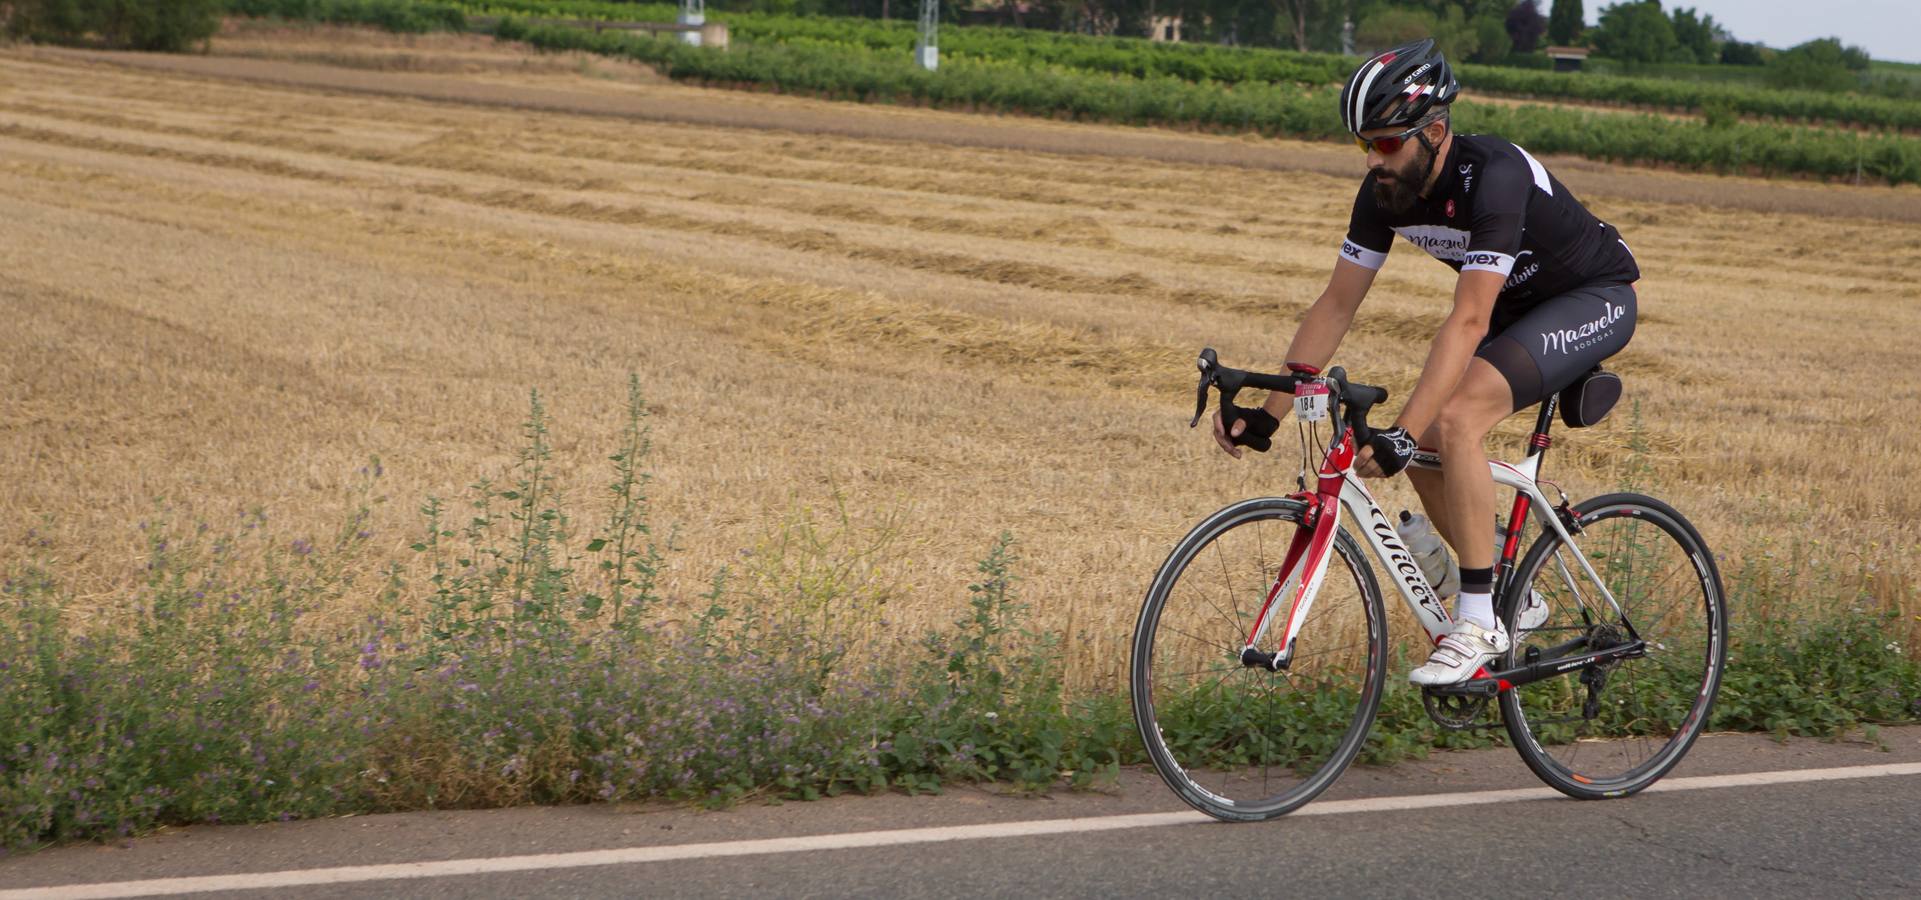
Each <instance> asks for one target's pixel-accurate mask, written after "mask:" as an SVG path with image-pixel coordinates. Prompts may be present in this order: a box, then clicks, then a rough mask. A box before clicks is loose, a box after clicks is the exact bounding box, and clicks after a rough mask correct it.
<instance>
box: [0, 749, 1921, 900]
mask: <svg viewBox="0 0 1921 900" xmlns="http://www.w3.org/2000/svg"><path fill="white" fill-rule="evenodd" d="M1917 763H1921V728H1907V729H1886V730H1884V731H1883V732H1882V733H1881V740H1880V742H1879V743H1878V744H1877V743H1869V742H1859V741H1857V742H1842V743H1823V742H1816V741H1805V740H1796V741H1789V742H1786V743H1777V742H1774V741H1772V740H1769V739H1767V738H1763V737H1757V736H1752V735H1714V736H1709V737H1707V738H1704V739H1703V740H1702V742H1701V743H1700V744H1699V745H1697V746H1696V748H1695V750H1694V752H1693V753H1692V754H1690V756H1689V758H1688V760H1687V761H1686V762H1684V763H1683V764H1682V766H1681V767H1680V768H1679V769H1677V770H1676V772H1675V773H1674V774H1673V775H1671V776H1670V777H1669V778H1668V779H1667V780H1666V781H1664V782H1663V783H1662V784H1661V785H1657V786H1656V789H1654V790H1651V791H1649V792H1647V793H1644V794H1642V795H1640V796H1637V797H1633V798H1630V799H1627V800H1617V801H1606V802H1598V803H1579V802H1574V801H1569V800H1562V799H1557V798H1558V795H1553V796H1552V797H1543V796H1542V794H1543V790H1542V789H1541V788H1540V786H1539V784H1538V783H1537V782H1535V781H1534V780H1533V777H1532V776H1531V775H1530V774H1529V773H1528V771H1527V770H1526V769H1525V768H1524V767H1523V766H1522V765H1521V764H1520V763H1519V761H1518V760H1517V759H1516V758H1515V757H1514V755H1513V754H1512V753H1511V752H1510V751H1507V750H1489V751H1472V752H1466V753H1446V754H1436V755H1434V756H1433V757H1431V758H1429V759H1427V760H1424V761H1418V762H1414V763H1406V764H1402V765H1399V766H1394V767H1391V768H1384V769H1368V768H1357V769H1355V770H1353V771H1351V772H1349V773H1348V775H1347V776H1346V777H1344V778H1343V779H1342V781H1341V782H1340V783H1339V784H1337V785H1336V786H1335V787H1334V788H1333V789H1332V790H1330V791H1329V792H1328V793H1327V794H1326V795H1324V796H1323V798H1322V799H1321V800H1317V801H1316V802H1315V803H1314V804H1311V805H1310V806H1309V807H1307V808H1306V809H1305V810H1303V812H1304V813H1307V814H1305V815H1295V816H1292V817H1288V818H1286V819H1282V820H1279V821H1276V822H1271V823H1266V824H1261V825H1220V824H1213V823H1195V822H1194V821H1193V817H1191V816H1189V815H1187V814H1186V813H1185V812H1183V807H1181V806H1180V804H1179V803H1178V802H1176V801H1174V800H1173V799H1172V797H1171V795H1169V794H1168V793H1167V791H1166V789H1165V788H1163V787H1162V786H1161V785H1160V783H1159V782H1158V780H1156V779H1155V778H1154V776H1153V775H1152V774H1151V773H1148V772H1140V771H1131V772H1127V773H1125V774H1124V775H1123V777H1122V779H1121V780H1120V783H1119V784H1117V785H1113V786H1111V787H1110V788H1109V789H1107V790H1105V791H1103V792H1099V793H1079V794H1074V793H1061V794H1055V795H1052V796H1049V797H1044V798H1032V797H1012V796H1005V795H1001V794H997V793H995V792H992V791H984V790H974V789H969V790H959V791H954V792H951V793H949V794H946V795H944V796H939V797H906V796H899V795H891V796H882V797H851V798H839V799H835V800H830V801H822V802H818V803H789V804H782V805H764V804H753V805H747V806H742V807H738V808H736V809H733V810H728V811H723V812H704V811H698V810H689V809H682V808H663V807H618V806H593V807H573V808H558V809H555V808H547V809H521V810H499V811H491V812H443V813H410V814H403V815H391V816H369V817H356V818H347V819H332V820H324V821H316V822H297V823H288V824H282V825H263V826H228V827H219V828H189V829H179V830H174V831H170V832H167V833H163V834H160V835H155V836H152V837H148V838H142V839H139V840H136V841H133V842H130V843H129V844H127V845H124V846H117V847H103V846H82V847H67V848H60V849H55V850H50V851H43V852H40V853H37V854H30V855H26V856H22V857H18V858H14V859H10V860H6V861H0V900H11V897H13V896H48V897H54V896H101V895H104V894H101V893H90V892H87V888H85V887H84V886H86V885H93V886H96V887H98V886H101V885H110V884H122V888H121V889H119V890H118V892H117V893H115V895H119V896H151V895H154V894H155V892H157V891H162V890H164V891H168V892H180V891H189V892H190V891H192V890H193V889H195V888H197V887H205V886H207V884H206V883H199V884H195V883H178V882H174V883H169V882H166V881H148V883H147V884H145V885H125V884H124V883H125V882H129V881H135V880H152V879H175V878H187V877H195V876H210V875H231V874H236V873H253V875H255V876H256V880H254V881H251V882H248V884H251V885H254V886H253V887H252V888H251V889H237V890H224V891H220V892H217V893H205V892H202V893H199V894H190V895H199V896H221V897H240V896H268V895H272V896H275V897H282V896H287V897H297V898H302V900H307V898H323V897H389V896H406V897H528V896H536V895H540V896H546V897H634V896H674V897H717V896H741V895H744V894H755V895H773V896H779V897H830V896H831V897H843V896H888V897H953V896H1020V897H1085V896H1122V897H1136V896H1168V895H1191V894H1198V893H1202V892H1206V893H1229V894H1249V893H1258V894H1261V895H1265V896H1294V895H1300V894H1308V893H1312V894H1317V895H1336V896H1369V897H1375V896H1387V897H1399V896H1416V895H1432V894H1434V893H1437V892H1439V891H1446V890H1459V891H1463V892H1466V893H1468V894H1470V895H1477V896H1484V895H1487V894H1490V893H1492V894H1501V895H1507V894H1514V893H1536V894H1550V895H1555V896H1567V897H1600V896H1607V897H1619V896H1630V897H1642V896H1682V895H1687V896H1702V895H1706V896H1729V895H1737V896H1757V897H1772V896H1783V897H1785V896H1795V897H1803V896H1808V895H1811V894H1814V895H1819V896H1823V897H1829V896H1843V897H1846V896H1861V897H1882V896H1887V897H1892V896H1900V897H1913V896H1917V895H1921V850H1918V849H1917V848H1921V840H1917V837H1921V765H1916V764H1917ZM1897 764H1898V765H1902V766H1904V768H1902V769H1901V770H1900V771H1902V772H1903V773H1904V774H1880V775H1874V774H1873V773H1874V772H1876V771H1880V772H1884V773H1885V772H1887V771H1889V769H1888V768H1887V767H1889V766H1890V765H1897ZM1871 767H1881V768H1880V769H1878V770H1877V769H1874V768H1871ZM1831 768H1847V770H1848V771H1847V772H1846V773H1835V774H1840V775H1841V777H1832V778H1830V779H1828V780H1822V781H1787V782H1786V783H1775V784H1765V785H1754V784H1747V785H1736V786H1726V785H1723V784H1721V783H1720V781H1704V780H1703V779H1704V778H1705V777H1707V776H1731V775H1740V774H1742V773H1757V772H1794V773H1805V772H1807V771H1808V770H1814V769H1831ZM1785 777H1787V778H1800V777H1805V776H1804V775H1803V774H1795V775H1791V776H1785ZM1733 780H1739V779H1733ZM1486 791H1498V792H1502V793H1499V794H1492V795H1490V794H1473V795H1472V796H1465V797H1464V795H1466V794H1469V793H1471V792H1486ZM1378 798H1415V799H1414V801H1413V802H1430V803H1431V802H1442V803H1456V804H1461V803H1463V800H1466V801H1472V802H1470V803H1466V804H1465V805H1450V806H1436V807H1432V808H1427V809H1412V810H1398V811H1379V810H1376V811H1368V810H1369V809H1371V808H1373V807H1376V806H1379V805H1381V803H1382V802H1385V801H1380V800H1379V799H1378ZM1359 807H1366V808H1362V809H1357V808H1359ZM1170 813H1171V814H1173V815H1168V814H1170ZM1126 816H1134V817H1137V818H1116V817H1126ZM1143 816H1151V818H1145V819H1143V818H1138V817H1143ZM1063 820H1073V821H1071V822H1065V823H1063ZM1170 821H1171V822H1175V823H1176V824H1167V823H1168V822H1170ZM1022 823H1025V826H1024V827H1027V828H1029V829H1030V830H1032V829H1034V828H1037V827H1044V828H1050V829H1060V832H1059V833H1051V834H1026V835H1017V836H1001V837H994V836H981V834H980V833H979V832H980V831H983V830H989V829H987V828H986V826H1003V825H1009V824H1012V825H1015V826H1021V825H1022ZM1034 823H1058V824H1046V825H1042V826H1036V825H1035V824H1034ZM1117 824H1118V825H1123V826H1126V827H1113V826H1115V825H1117ZM954 826H961V827H963V829H967V828H973V829H974V830H972V831H966V830H964V831H963V832H962V833H950V834H942V835H938V836H930V835H928V834H926V833H924V832H911V831H910V832H905V834H908V835H917V836H914V837H907V838H903V837H901V835H902V834H903V832H902V831H901V830H904V829H927V828H931V827H954ZM976 827H978V828H976ZM1086 827H1102V828H1107V829H1109V830H1099V831H1086V830H1072V829H1081V828H1086ZM876 832H887V834H879V835H877V834H875V833H876ZM822 835H829V836H840V837H836V838H834V840H835V841H838V842H840V843H843V844H844V843H845V842H847V840H849V839H847V838H845V837H844V836H846V835H863V837H858V838H854V839H852V840H855V841H866V842H870V843H874V844H875V845H874V846H862V847H854V848H847V849H808V846H809V845H810V843H818V841H812V842H810V841H808V840H799V841H789V842H787V843H786V844H784V845H776V844H767V843H756V844H747V845H743V844H742V843H741V842H748V841H760V842H766V841H768V840H770V839H790V838H797V837H809V838H811V837H812V836H822ZM930 837H933V838H936V839H930ZM910 839H911V840H915V841H917V842H914V843H899V842H898V841H900V840H910ZM583 851H612V852H613V853H614V854H626V857H624V858H632V857H633V855H634V854H636V853H639V854H645V853H650V852H658V853H660V854H664V855H667V856H681V857H690V858H667V859H658V860H656V861H650V862H622V863H615V864H585V863H586V862H587V858H585V857H582V856H578V855H575V856H567V855H564V854H581V853H582V852H583ZM713 853H723V854H741V855H727V856H718V857H716V856H704V855H702V854H713ZM540 854H547V855H549V856H537V857H534V859H533V861H531V862H529V861H528V860H527V858H528V857H529V856H530V855H540ZM503 858H514V859H518V860H519V861H518V862H510V863H509V865H511V866H530V865H540V866H541V868H537V869H529V870H525V871H510V872H493V873H482V874H444V873H442V872H441V870H439V869H427V868H420V869H400V870H387V869H383V870H380V872H378V873H372V874H385V875H389V876H391V875H393V874H396V873H404V874H408V875H411V876H413V877H407V878H405V879H393V878H391V877H388V878H382V879H367V880H351V881H346V882H344V883H336V884H308V885H301V886H289V885H287V884H285V883H284V882H281V883H275V882H274V881H273V879H276V878H281V879H284V878H287V877H289V876H286V875H284V874H276V873H286V872H290V871H301V872H304V873H307V874H302V875H299V876H293V877H294V878H295V879H296V880H309V881H311V880H314V879H315V878H316V877H318V878H335V877H339V878H353V879H364V878H365V876H366V875H368V874H369V873H368V872H366V871H365V870H356V869H352V868H342V867H360V866H369V865H394V864H411V863H431V862H434V861H463V862H460V863H458V864H454V865H450V866H446V867H445V868H447V869H450V870H454V871H462V870H464V871H471V868H472V867H473V866H475V865H486V864H488V863H486V862H484V861H488V860H499V859H503ZM595 859H596V860H597V861H599V862H603V863H604V862H605V860H606V857H597V858H595ZM475 860H480V861H483V862H481V863H474V862H471V861H475ZM316 871H317V872H318V873H319V874H318V876H316V875H315V874H313V873H314V872H316ZM422 876H425V877H422ZM259 879H266V880H259ZM21 889H43V890H45V889H50V890H47V891H46V892H45V893H41V892H38V891H36V893H35V894H32V895H25V894H16V893H14V892H15V891H19V890H21Z"/></svg>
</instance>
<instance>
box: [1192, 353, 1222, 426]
mask: <svg viewBox="0 0 1921 900" xmlns="http://www.w3.org/2000/svg"><path fill="white" fill-rule="evenodd" d="M1194 364H1195V365H1196V366H1197V367H1198V368H1199V369H1200V370H1201V384H1200V387H1198V388H1196V389H1195V392H1194V421H1192V422H1189V423H1187V427H1189V428H1193V427H1195V426H1198V425H1200V424H1201V416H1204V415H1206V414H1207V386H1208V385H1210V384H1213V383H1214V378H1215V372H1216V370H1217V369H1219V368H1220V365H1221V360H1220V357H1219V356H1216V355H1215V354H1214V348H1213V347H1207V348H1204V349H1202V350H1201V357H1200V359H1198V360H1195V363H1194Z"/></svg>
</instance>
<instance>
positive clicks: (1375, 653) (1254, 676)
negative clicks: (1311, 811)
mask: <svg viewBox="0 0 1921 900" xmlns="http://www.w3.org/2000/svg"><path fill="white" fill-rule="evenodd" d="M1305 512H1306V506H1305V505H1304V504H1302V503H1301V502H1299V501H1296V500H1289V499H1282V498H1271V497H1270V498H1261V499H1255V500H1247V501H1244V502H1241V503H1238V504H1235V505H1233V506H1230V507H1227V508H1226V509H1223V510H1221V511H1220V512H1218V513H1215V514H1214V515H1213V516H1210V517H1209V518H1208V519H1207V520H1206V521H1204V522H1202V523H1201V524H1200V525H1199V526H1197V527H1195V529H1194V530H1193V531H1192V532H1190V533H1189V534H1188V535H1187V537H1186V538H1185V539H1184V540H1182V541H1181V543H1180V544H1179V545H1178V546H1176V547H1175V549H1174V552H1173V553H1171V554H1169V555H1168V558H1167V561H1166V562H1165V563H1163V564H1162V565H1161V569H1160V572H1159V573H1158V574H1157V575H1156V576H1155V578H1154V582H1153V584H1152V585H1151V586H1150V587H1149V588H1148V592H1147V598H1146V600H1145V602H1144V603H1143V604H1142V607H1141V617H1140V621H1139V622H1138V623H1137V625H1136V626H1135V631H1134V656H1133V660H1132V666H1131V669H1130V682H1131V687H1132V692H1133V701H1134V720H1135V723H1136V724H1137V725H1138V726H1139V727H1140V731H1141V739H1142V741H1143V742H1144V743H1145V744H1146V746H1147V752H1148V756H1149V757H1150V758H1151V759H1152V760H1153V762H1154V768H1155V769H1156V770H1157V771H1159V772H1160V775H1161V778H1162V779H1164V780H1165V781H1166V782H1167V784H1168V786H1169V787H1171V788H1173V790H1174V792H1175V793H1176V794H1178V795H1180V797H1181V799H1182V800H1185V801H1187V802H1188V803H1189V804H1191V805H1192V806H1194V807H1195V808H1196V809H1199V810H1201V811H1202V812H1205V813H1207V814H1208V815H1211V816H1214V817H1215V818H1219V819H1224V820H1228V821H1258V820H1261V819H1270V818H1273V817H1275V816H1279V815H1283V814H1285V813H1288V812H1290V811H1292V810H1294V809H1295V808H1297V807H1299V806H1300V805H1302V804H1304V803H1306V802H1308V801H1309V800H1312V799H1313V798H1314V796H1315V795H1316V794H1319V793H1320V792H1321V791H1323V790H1325V789H1326V788H1327V786H1328V785H1330V784H1333V783H1334V780H1335V779H1336V778H1338V777H1340V774H1341V772H1342V771H1343V770H1344V769H1346V768H1347V766H1348V764H1349V763H1350V762H1352V761H1353V760H1354V757H1355V755H1356V754H1358V753H1359V752H1360V749H1361V745H1362V744H1363V743H1364V742H1365V741H1366V740H1367V732H1368V728H1369V727H1370V726H1371V725H1372V724H1373V721H1374V714H1375V711H1376V710H1377V709H1378V708H1379V707H1380V703H1381V686H1382V682H1383V679H1384V678H1385V676H1386V658H1387V638H1386V629H1385V620H1384V618H1383V616H1382V610H1381V596H1380V588H1379V587H1378V586H1377V585H1376V583H1375V581H1374V572H1373V570H1372V569H1371V568H1369V566H1368V564H1367V561H1366V558H1365V557H1364V556H1363V555H1362V552H1361V547H1360V545H1359V543H1358V542H1356V541H1355V540H1354V538H1353V536H1351V535H1349V534H1348V533H1347V531H1346V530H1340V531H1338V532H1337V533H1336V534H1335V538H1334V545H1333V558H1332V559H1330V560H1329V561H1328V570H1327V575H1326V577H1325V579H1324V580H1323V581H1322V583H1321V586H1320V590H1319V592H1318V594H1317V596H1316V598H1315V601H1314V605H1313V608H1312V609H1311V610H1309V612H1308V618H1307V619H1306V621H1305V622H1304V623H1303V625H1302V627H1301V630H1300V633H1299V635H1298V636H1297V637H1296V639H1295V646H1294V656H1293V658H1292V662H1291V664H1290V665H1289V667H1288V668H1287V669H1286V670H1284V671H1280V672H1273V671H1269V670H1268V669H1266V668H1264V667H1254V668H1249V667H1245V666H1243V665H1242V664H1241V660H1240V653H1241V649H1242V647H1243V646H1244V644H1245V643H1246V640H1247V635H1248V634H1249V632H1250V630H1251V629H1252V627H1253V623H1254V619H1255V616H1256V615H1257V614H1258V613H1259V612H1260V609H1261V605H1262V603H1263V601H1264V600H1265V599H1266V597H1267V593H1268V590H1269V589H1270V588H1271V587H1272V585H1273V583H1274V580H1275V578H1276V577H1278V575H1279V572H1278V570H1279V569H1280V567H1281V565H1282V564H1283V562H1284V559H1285V556H1286V553H1287V548H1288V545H1289V542H1290V541H1291V540H1292V539H1293V538H1294V535H1295V534H1296V533H1297V532H1299V531H1301V529H1302V528H1303V526H1302V524H1301V523H1302V521H1303V519H1304V515H1305ZM1277 602H1280V601H1277ZM1281 630H1282V626H1281V625H1280V624H1278V623H1277V624H1275V625H1273V626H1272V627H1270V629H1269V631H1268V634H1267V635H1266V636H1265V638H1264V640H1265V641H1266V642H1267V643H1269V644H1277V643H1278V642H1279V640H1280V639H1281V634H1280V632H1281ZM1260 649H1263V650H1270V651H1272V650H1278V649H1280V648H1279V647H1278V646H1264V647H1262V648H1260Z"/></svg>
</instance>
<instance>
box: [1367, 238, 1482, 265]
mask: <svg viewBox="0 0 1921 900" xmlns="http://www.w3.org/2000/svg"><path fill="white" fill-rule="evenodd" d="M1341 258H1342V259H1345V260H1347V261H1348V262H1351V263H1353V264H1355V265H1357V266H1360V267H1361V268H1364V269H1375V270H1377V271H1378V270H1379V269H1380V268H1381V266H1383V265H1385V264H1386V263H1387V251H1385V250H1369V249H1367V248H1366V247H1363V246H1361V245H1360V244H1356V243H1354V242H1353V241H1342V242H1341ZM1508 262H1509V263H1510V264H1512V263H1513V260H1508Z"/></svg>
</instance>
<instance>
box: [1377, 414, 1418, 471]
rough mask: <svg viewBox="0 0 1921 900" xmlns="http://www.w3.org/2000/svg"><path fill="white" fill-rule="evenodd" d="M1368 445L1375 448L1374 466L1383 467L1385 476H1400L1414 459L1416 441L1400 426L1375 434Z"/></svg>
mask: <svg viewBox="0 0 1921 900" xmlns="http://www.w3.org/2000/svg"><path fill="white" fill-rule="evenodd" d="M1367 445H1368V446H1369V447H1373V448H1374V464H1375V465H1377V466H1380V467H1381V473H1382V474H1384V475H1389V476H1393V475H1398V474H1400V471H1401V470H1402V469H1405V468H1407V464H1408V462H1409V461H1410V460H1412V459H1414V450H1415V444H1414V439H1413V438H1411V437H1408V434H1407V429H1405V428H1402V427H1401V426H1399V425H1396V426H1394V427H1393V428H1389V429H1387V430H1385V431H1376V432H1374V436H1373V437H1370V438H1368V439H1367Z"/></svg>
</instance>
